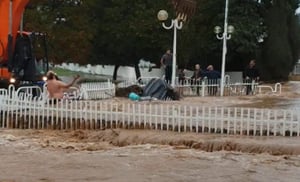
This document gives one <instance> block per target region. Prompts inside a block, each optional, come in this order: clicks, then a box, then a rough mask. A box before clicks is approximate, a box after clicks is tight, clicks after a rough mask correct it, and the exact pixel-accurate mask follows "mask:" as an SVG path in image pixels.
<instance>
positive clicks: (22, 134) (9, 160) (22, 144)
mask: <svg viewBox="0 0 300 182" xmlns="http://www.w3.org/2000/svg"><path fill="white" fill-rule="evenodd" d="M107 132H108V131H103V132H100V131H98V132H84V131H73V132H63V133H62V131H57V132H56V131H32V130H26V131H16V130H5V131H1V132H0V136H1V139H0V146H1V147H0V160H1V162H0V181H5V182H17V181H22V182H26V181H35V182H38V181H41V182H43V181H44V182H45V181H46V182H52V181H53V182H54V181H55V182H74V181H80V182H81V181H107V182H123V181H145V182H146V181H157V182H164V181H178V182H180V181H184V182H186V181H191V182H194V181H208V182H217V181H222V182H232V181H289V182H297V181H299V180H300V155H299V154H300V148H294V147H295V144H293V143H294V142H295V140H294V141H293V139H292V140H289V139H288V138H280V139H279V141H280V143H285V142H286V144H284V145H282V146H281V147H283V148H286V149H288V148H293V149H294V150H295V151H296V153H297V155H286V154H282V155H270V154H269V153H268V150H269V149H270V148H269V149H268V148H267V147H266V150H265V151H264V149H261V151H259V150H257V149H255V147H250V146H251V145H248V149H247V150H248V152H247V151H244V152H243V153H242V152H239V151H230V150H228V151H224V150H221V151H216V152H206V151H203V150H198V149H190V148H188V147H187V145H185V142H187V141H188V140H189V139H191V138H193V140H195V141H215V145H217V144H221V143H225V144H226V145H224V149H226V148H225V147H226V146H227V147H229V146H230V144H229V143H228V141H232V142H233V143H234V142H236V143H239V142H240V143H241V145H242V143H244V142H241V141H242V140H245V143H248V144H249V143H250V144H251V143H255V140H257V142H258V143H264V144H266V145H269V146H272V144H276V141H275V140H273V139H267V138H264V139H254V138H239V139H237V140H235V139H234V138H231V137H229V138H227V137H225V140H224V138H223V137H217V136H207V135H202V136H201V135H193V134H183V135H179V134H174V133H169V132H159V133H156V132H146V133H145V132H143V131H132V132H131V131H128V130H124V131H123V130H116V131H114V132H118V133H119V136H122V137H117V138H118V139H117V138H115V137H110V136H112V135H113V134H112V133H107ZM111 132H113V131H111ZM132 135H134V136H135V137H134V136H132ZM154 135H156V136H154ZM155 138H159V139H158V140H155ZM162 138H165V139H162ZM226 138H227V139H226ZM123 140H126V141H127V142H128V143H127V144H128V145H125V146H123V147H118V146H116V145H118V144H120V145H124V143H123V144H122V141H123ZM147 140H149V141H153V144H151V143H148V144H143V143H144V142H145V141H147ZM154 141H155V142H154ZM284 141H285V142H284ZM164 142H165V143H166V144H167V143H169V142H173V144H172V146H170V145H162V144H163V143H164ZM176 142H177V144H176ZM181 142H182V143H181ZM226 142H227V143H226ZM145 143H147V142H145ZM155 143H157V144H155ZM159 143H160V144H159ZM233 143H232V146H237V144H233ZM295 143H296V144H297V146H299V145H298V144H299V143H300V142H295ZM131 144H133V145H131ZM276 145H278V144H276ZM274 146H275V145H274ZM209 147H210V146H209V145H207V148H206V147H205V148H206V149H207V150H210V149H209ZM203 149H204V148H203ZM227 149H229V148H227ZM232 149H234V148H232ZM283 151H284V150H283Z"/></svg>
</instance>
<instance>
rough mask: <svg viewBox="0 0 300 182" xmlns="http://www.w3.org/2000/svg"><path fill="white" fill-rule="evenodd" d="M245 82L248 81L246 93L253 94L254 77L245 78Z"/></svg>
mask: <svg viewBox="0 0 300 182" xmlns="http://www.w3.org/2000/svg"><path fill="white" fill-rule="evenodd" d="M244 83H246V84H247V85H246V95H249V94H253V90H252V79H245V81H244Z"/></svg>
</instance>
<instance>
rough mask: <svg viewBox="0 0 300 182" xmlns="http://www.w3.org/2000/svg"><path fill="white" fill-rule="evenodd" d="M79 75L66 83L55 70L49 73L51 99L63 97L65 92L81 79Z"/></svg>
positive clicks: (48, 84) (48, 87) (48, 81)
mask: <svg viewBox="0 0 300 182" xmlns="http://www.w3.org/2000/svg"><path fill="white" fill-rule="evenodd" d="M79 77H80V76H79V75H77V76H76V77H74V78H73V81H72V82H71V83H69V84H66V83H64V82H62V81H60V80H59V79H58V77H57V75H56V74H55V73H54V72H53V71H48V73H47V90H48V93H49V99H63V97H64V92H65V91H67V90H68V89H69V88H70V87H71V86H72V85H73V84H74V83H75V82H76V80H78V79H79Z"/></svg>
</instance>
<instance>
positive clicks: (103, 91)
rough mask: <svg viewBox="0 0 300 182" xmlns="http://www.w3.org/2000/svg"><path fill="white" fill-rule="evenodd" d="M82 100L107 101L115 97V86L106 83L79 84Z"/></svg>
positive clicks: (109, 82) (108, 82)
mask: <svg viewBox="0 0 300 182" xmlns="http://www.w3.org/2000/svg"><path fill="white" fill-rule="evenodd" d="M80 91H81V92H82V97H83V99H107V98H112V97H114V96H115V85H114V84H113V83H112V82H111V81H110V80H107V82H88V83H81V84H80Z"/></svg>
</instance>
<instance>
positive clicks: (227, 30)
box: [215, 0, 234, 96]
mask: <svg viewBox="0 0 300 182" xmlns="http://www.w3.org/2000/svg"><path fill="white" fill-rule="evenodd" d="M228 1H229V0H226V3H225V19H224V31H223V35H222V36H220V33H221V27H219V26H216V27H215V33H216V36H217V39H219V40H223V53H222V71H221V91H220V95H221V96H223V95H224V84H225V83H224V82H225V80H224V77H225V63H226V54H227V40H229V39H230V38H231V34H232V33H233V31H234V27H233V26H231V25H229V26H228Z"/></svg>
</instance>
